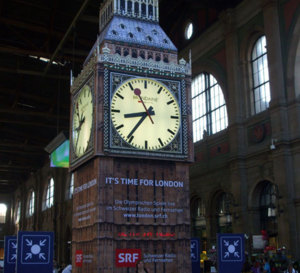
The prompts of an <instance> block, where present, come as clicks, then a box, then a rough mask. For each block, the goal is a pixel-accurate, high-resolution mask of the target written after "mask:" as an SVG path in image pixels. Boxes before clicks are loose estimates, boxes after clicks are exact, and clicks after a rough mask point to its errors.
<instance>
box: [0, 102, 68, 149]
mask: <svg viewBox="0 0 300 273" xmlns="http://www.w3.org/2000/svg"><path fill="white" fill-rule="evenodd" d="M48 103H49V104H50V103H52V100H51V101H50V100H49V101H48ZM0 113H4V114H14V115H20V116H34V117H42V118H49V119H64V120H67V121H68V120H69V118H70V117H69V113H68V114H67V115H56V114H52V113H45V112H35V111H24V110H20V109H15V108H14V109H12V108H6V107H5V108H0ZM0 145H1V144H0Z"/></svg>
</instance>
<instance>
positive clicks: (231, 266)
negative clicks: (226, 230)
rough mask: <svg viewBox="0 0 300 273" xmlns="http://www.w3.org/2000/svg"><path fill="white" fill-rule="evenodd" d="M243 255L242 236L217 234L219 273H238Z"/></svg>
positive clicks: (242, 262)
mask: <svg viewBox="0 0 300 273" xmlns="http://www.w3.org/2000/svg"><path fill="white" fill-rule="evenodd" d="M244 253H245V246H244V234H218V262H219V265H218V272H219V273H240V272H241V269H242V267H243V264H244Z"/></svg>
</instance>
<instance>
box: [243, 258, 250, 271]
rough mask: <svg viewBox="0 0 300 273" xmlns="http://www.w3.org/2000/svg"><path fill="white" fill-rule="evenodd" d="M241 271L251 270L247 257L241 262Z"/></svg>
mask: <svg viewBox="0 0 300 273" xmlns="http://www.w3.org/2000/svg"><path fill="white" fill-rule="evenodd" d="M241 272H242V273H250V272H251V264H250V263H249V261H248V259H247V257H246V260H245V262H244V264H243V268H242V271H241Z"/></svg>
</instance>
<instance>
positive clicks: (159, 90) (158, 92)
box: [157, 86, 162, 94]
mask: <svg viewBox="0 0 300 273" xmlns="http://www.w3.org/2000/svg"><path fill="white" fill-rule="evenodd" d="M161 90H162V86H161V87H160V88H159V89H158V91H157V94H160V92H161Z"/></svg>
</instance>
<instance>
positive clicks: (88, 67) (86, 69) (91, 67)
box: [70, 56, 97, 94]
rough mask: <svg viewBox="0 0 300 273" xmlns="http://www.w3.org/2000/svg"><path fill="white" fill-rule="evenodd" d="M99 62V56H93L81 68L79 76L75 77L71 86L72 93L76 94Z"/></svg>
mask: <svg viewBox="0 0 300 273" xmlns="http://www.w3.org/2000/svg"><path fill="white" fill-rule="evenodd" d="M96 62H97V57H96V56H93V57H92V58H91V59H90V60H89V62H88V63H87V64H86V65H85V67H84V68H83V69H82V70H81V72H80V74H79V75H78V76H77V78H76V79H74V82H73V84H72V86H71V91H70V92H71V94H74V92H76V90H77V89H78V88H80V87H81V86H82V85H83V83H84V82H85V81H86V79H87V78H88V76H89V75H90V74H91V73H93V72H94V70H95V65H96Z"/></svg>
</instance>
